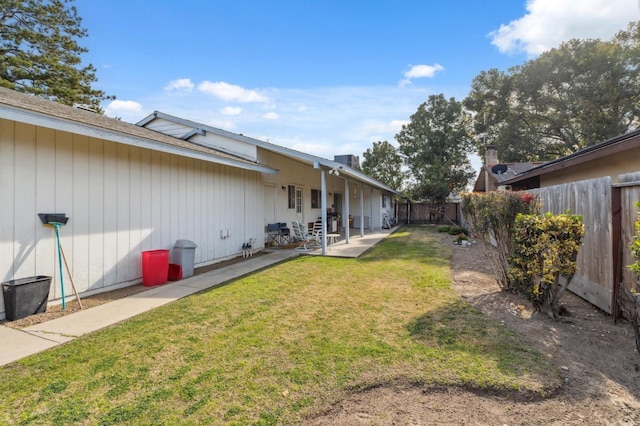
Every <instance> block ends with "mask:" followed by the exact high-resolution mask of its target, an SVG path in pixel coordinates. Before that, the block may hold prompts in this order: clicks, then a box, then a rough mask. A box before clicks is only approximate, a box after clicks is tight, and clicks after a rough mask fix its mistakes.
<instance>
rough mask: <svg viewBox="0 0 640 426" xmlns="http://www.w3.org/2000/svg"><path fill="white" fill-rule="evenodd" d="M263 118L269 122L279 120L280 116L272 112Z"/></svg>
mask: <svg viewBox="0 0 640 426" xmlns="http://www.w3.org/2000/svg"><path fill="white" fill-rule="evenodd" d="M262 118H266V119H267V120H277V119H278V118H280V116H279V115H278V113H276V112H273V111H271V112H268V113H266V114H265V115H263V116H262Z"/></svg>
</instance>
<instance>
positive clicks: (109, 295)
mask: <svg viewBox="0 0 640 426" xmlns="http://www.w3.org/2000/svg"><path fill="white" fill-rule="evenodd" d="M265 254H267V252H265V251H258V252H255V253H254V254H253V256H252V257H257V256H263V255H265ZM248 259H251V257H249V258H244V257H242V256H238V257H234V258H233V259H229V260H225V261H222V262H217V263H214V264H212V265H208V266H203V267H200V268H195V269H194V270H193V275H200V274H204V273H206V272H210V271H214V270H216V269H220V268H224V267H225V266H230V265H233V264H236V263H239V262H244V261H246V260H248ZM152 288H154V287H145V286H143V285H142V284H137V285H133V286H130V287H124V288H120V289H117V290H111V291H106V292H104V293H98V294H94V295H92V296H87V297H82V296H80V301H81V302H82V308H83V309H89V308H93V307H94V306H98V305H102V304H104V303H109V302H112V301H114V300H117V299H121V298H123V297H127V296H132V295H134V294H137V293H140V292H143V291H146V290H149V289H152ZM79 310H80V304H79V303H78V301H77V300H75V299H74V300H68V301H67V306H66V309H65V310H63V309H62V305H59V304H57V305H49V306H47V311H46V312H43V313H41V314H36V315H30V316H28V317H26V318H21V319H19V320H15V321H0V324H2V325H5V326H7V327H11V328H24V327H29V326H32V325H36V324H40V323H43V322H46V321H51V320H53V319H56V318H59V317H63V316H65V315H69V314H72V313H74V312H78V311H79Z"/></svg>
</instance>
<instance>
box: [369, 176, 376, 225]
mask: <svg viewBox="0 0 640 426" xmlns="http://www.w3.org/2000/svg"><path fill="white" fill-rule="evenodd" d="M369 204H370V206H371V213H369V217H370V218H371V219H369V230H370V231H372V232H373V230H374V229H375V228H374V226H373V186H372V187H371V193H370V194H369Z"/></svg>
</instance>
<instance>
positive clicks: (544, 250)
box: [509, 212, 584, 319]
mask: <svg viewBox="0 0 640 426" xmlns="http://www.w3.org/2000/svg"><path fill="white" fill-rule="evenodd" d="M583 237H584V224H583V223H582V216H580V215H572V214H569V212H567V213H565V214H559V215H553V214H551V213H547V214H545V215H544V216H540V215H523V214H519V215H518V216H517V217H516V221H515V226H514V232H513V240H512V249H513V250H512V256H511V258H510V264H511V266H510V268H509V279H510V282H511V283H512V285H513V286H514V288H515V289H516V290H517V291H519V292H521V293H523V294H524V295H526V296H527V297H528V298H529V300H531V302H532V303H533V305H534V306H535V308H536V309H538V310H539V311H542V312H544V313H546V314H548V315H549V316H550V317H552V318H554V319H556V318H557V317H558V315H559V314H560V309H561V306H560V304H559V301H560V297H561V296H562V294H563V293H564V291H565V290H566V289H567V287H568V286H569V284H570V283H571V280H572V279H573V276H574V274H575V273H576V266H577V263H576V258H577V256H578V250H579V248H580V244H581V243H582V238H583Z"/></svg>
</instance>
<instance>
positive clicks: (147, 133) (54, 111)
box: [0, 87, 278, 174]
mask: <svg viewBox="0 0 640 426" xmlns="http://www.w3.org/2000/svg"><path fill="white" fill-rule="evenodd" d="M0 118H4V119H7V120H13V121H18V122H22V123H28V124H33V125H36V126H42V127H46V128H51V129H55V130H60V131H65V132H69V133H75V134H80V135H84V136H89V137H94V138H98V139H105V140H108V141H112V142H117V143H122V144H125V145H131V146H137V147H140V148H147V149H151V150H154V151H161V152H165V153H169V154H175V155H180V156H183V157H190V158H195V159H199V160H203V161H207V162H211V163H217V164H223V165H226V166H230V167H237V168H241V169H246V170H253V171H257V172H261V173H268V174H276V173H277V172H278V171H277V170H275V169H273V168H271V167H267V166H265V165H262V164H258V163H256V162H252V161H248V160H247V159H245V158H242V157H239V156H234V155H231V154H229V153H225V152H221V151H219V150H216V149H213V148H211V147H203V146H198V145H194V144H192V143H190V142H187V141H184V140H181V139H178V138H174V137H172V136H168V135H165V134H162V133H158V132H154V131H152V130H148V129H145V128H143V127H140V126H136V125H134V124H130V123H126V122H123V121H120V120H117V119H114V118H109V117H105V116H104V115H100V114H97V113H94V112H90V111H86V110H81V109H78V108H73V107H70V106H67V105H63V104H60V103H57V102H52V101H49V100H46V99H42V98H38V97H36V96H32V95H28V94H24V93H20V92H16V91H15V90H10V89H6V88H2V87H0Z"/></svg>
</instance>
